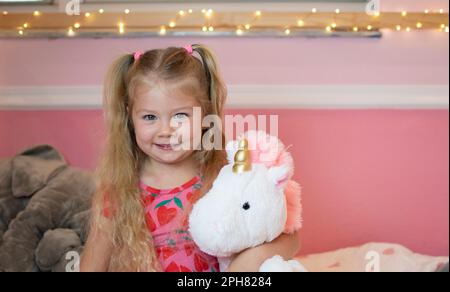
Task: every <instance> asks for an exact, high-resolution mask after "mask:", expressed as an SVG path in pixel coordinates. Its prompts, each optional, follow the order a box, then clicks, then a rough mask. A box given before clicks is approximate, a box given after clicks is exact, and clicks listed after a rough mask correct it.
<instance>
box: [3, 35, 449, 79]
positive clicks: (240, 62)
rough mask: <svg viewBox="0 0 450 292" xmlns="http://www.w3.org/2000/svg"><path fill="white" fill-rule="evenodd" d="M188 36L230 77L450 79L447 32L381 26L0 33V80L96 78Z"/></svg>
mask: <svg viewBox="0 0 450 292" xmlns="http://www.w3.org/2000/svg"><path fill="white" fill-rule="evenodd" d="M188 43H206V44H207V45H209V46H210V47H211V48H212V49H213V50H214V51H215V52H216V54H217V55H218V56H219V58H220V62H221V64H222V71H223V76H224V79H225V81H226V82H227V83H228V84H252V83H253V84H393V85H395V84H446V83H447V82H448V79H449V73H448V72H449V71H448V63H449V54H448V49H449V46H448V43H449V38H448V34H446V33H441V32H438V31H428V32H411V33H393V32H386V33H385V35H384V37H383V38H382V39H323V38H319V39H304V38H281V39H252V38H249V39H247V38H241V39H239V41H237V42H236V41H235V39H234V38H232V39H227V38H212V39H210V38H208V39H204V38H196V39H191V38H189V39H177V38H161V39H107V40H91V39H89V40H76V39H68V40H67V39H66V40H27V41H23V40H0V56H2V57H1V58H0V86H39V85H97V84H100V83H101V82H102V78H103V75H104V72H105V70H106V68H107V66H108V65H109V63H110V62H111V60H112V59H114V58H115V57H116V56H118V55H119V54H123V53H130V52H134V51H136V50H145V49H150V48H160V47H165V46H169V45H173V46H183V45H184V44H188ZM255 51H256V52H255ZM19 64H23V66H22V65H19Z"/></svg>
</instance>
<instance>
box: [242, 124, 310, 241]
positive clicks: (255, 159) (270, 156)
mask: <svg viewBox="0 0 450 292" xmlns="http://www.w3.org/2000/svg"><path fill="white" fill-rule="evenodd" d="M244 136H245V138H247V140H248V142H249V150H250V153H251V160H252V163H261V164H264V165H265V166H266V167H268V168H270V167H274V166H287V167H288V168H289V174H288V176H287V177H286V179H285V180H284V181H285V183H284V184H285V191H284V195H285V196H286V205H287V221H286V225H285V228H284V231H283V232H284V233H288V234H290V233H294V232H295V231H296V230H299V229H300V228H302V203H301V187H300V185H299V184H298V183H297V182H295V181H293V180H291V178H292V176H293V175H294V160H293V158H292V156H291V154H290V153H289V152H288V151H287V148H286V147H285V146H284V144H283V143H282V142H281V141H280V139H278V138H276V137H274V136H270V135H268V134H267V133H265V132H262V131H259V132H256V131H249V132H247V133H245V134H244Z"/></svg>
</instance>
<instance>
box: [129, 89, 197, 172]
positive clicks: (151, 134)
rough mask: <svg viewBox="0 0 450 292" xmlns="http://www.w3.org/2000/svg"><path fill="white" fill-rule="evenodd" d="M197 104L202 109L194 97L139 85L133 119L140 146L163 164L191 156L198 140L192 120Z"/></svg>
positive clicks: (150, 156)
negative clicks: (195, 136)
mask: <svg viewBox="0 0 450 292" xmlns="http://www.w3.org/2000/svg"><path fill="white" fill-rule="evenodd" d="M194 107H199V108H200V103H199V102H198V101H197V100H196V99H195V97H192V96H189V95H184V94H182V93H180V92H173V94H170V93H169V91H164V90H162V88H161V87H160V86H154V87H152V88H151V89H150V90H149V89H148V87H145V88H144V87H140V88H138V89H137V90H136V96H135V99H134V105H133V112H132V119H133V125H134V129H135V134H136V142H137V144H138V146H139V148H140V149H141V150H142V151H143V152H144V153H145V154H147V156H148V157H149V158H150V159H151V160H154V161H157V162H160V163H166V164H176V163H179V162H181V161H183V160H184V159H186V158H187V157H189V156H190V155H191V154H192V153H193V152H194V149H195V148H194V147H195V145H194V141H197V140H196V139H194V134H193V133H194V130H193V127H194V125H193V123H192V121H193V114H194ZM200 119H201V117H200ZM200 132H201V129H200ZM197 139H199V138H198V137H197ZM188 146H189V147H188Z"/></svg>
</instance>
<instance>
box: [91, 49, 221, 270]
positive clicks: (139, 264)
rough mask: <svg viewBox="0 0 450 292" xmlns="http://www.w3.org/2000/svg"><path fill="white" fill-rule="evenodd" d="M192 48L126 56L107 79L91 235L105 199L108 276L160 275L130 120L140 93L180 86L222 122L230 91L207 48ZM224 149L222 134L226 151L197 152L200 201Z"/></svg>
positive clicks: (98, 225) (99, 221)
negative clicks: (161, 84)
mask: <svg viewBox="0 0 450 292" xmlns="http://www.w3.org/2000/svg"><path fill="white" fill-rule="evenodd" d="M192 48H193V54H192V55H191V54H189V53H188V52H187V51H186V49H184V48H178V47H169V48H166V49H154V50H150V51H147V52H145V53H144V54H143V55H141V56H140V58H139V59H138V60H136V61H135V59H134V55H133V54H127V55H124V56H121V57H120V58H118V59H117V60H116V61H115V62H114V63H113V65H112V66H111V67H110V69H109V71H108V74H107V76H106V79H105V84H104V93H103V95H104V99H103V106H104V117H105V122H106V142H105V145H104V151H103V153H102V156H101V158H100V163H99V165H98V167H97V169H96V180H97V191H96V194H95V196H94V200H93V216H92V220H91V230H93V229H94V228H97V229H98V228H100V230H101V228H102V225H103V224H102V221H103V222H104V217H103V216H104V210H105V209H104V208H105V202H106V200H105V197H106V198H107V202H108V205H107V207H108V208H110V209H111V210H112V211H113V212H111V213H112V216H111V218H110V219H111V222H112V230H111V232H112V245H113V254H112V258H111V260H110V263H109V270H110V271H160V270H161V267H160V265H159V262H158V259H157V256H156V251H155V248H154V246H153V242H152V237H151V234H150V232H149V231H148V228H147V225H146V220H145V218H146V216H145V213H144V205H143V202H142V197H141V191H140V189H139V177H140V170H141V168H142V167H143V162H144V161H145V159H146V155H145V154H144V153H143V152H142V150H140V148H139V147H138V145H137V143H136V138H135V133H134V127H133V122H132V117H131V113H132V109H133V104H134V97H135V94H134V93H135V91H136V88H137V87H138V86H140V85H147V86H151V84H155V83H156V82H164V83H165V84H179V86H178V87H177V88H178V89H179V90H183V93H187V94H192V96H195V97H196V98H197V100H198V101H199V103H200V105H201V108H202V112H203V114H204V115H216V116H218V117H220V118H221V119H223V107H224V103H225V100H226V96H227V91H226V87H225V85H224V83H223V81H222V79H221V77H220V74H219V70H218V66H217V62H216V58H215V56H214V54H213V53H212V52H211V50H210V49H208V48H207V47H206V46H204V45H199V44H195V45H192ZM195 54H198V55H199V56H200V57H197V56H195ZM202 133H205V132H204V131H203V132H202ZM224 149H225V140H224V135H223V131H222V149H218V150H203V149H201V150H196V151H195V152H194V154H193V155H194V156H195V158H196V161H197V162H198V166H199V169H198V170H199V172H200V173H201V174H202V176H203V185H202V189H201V190H200V192H199V196H198V198H200V197H201V196H202V195H203V194H205V193H206V192H207V191H208V190H209V189H210V188H211V186H212V183H213V181H214V180H215V178H216V177H217V175H218V173H219V171H220V169H221V168H222V167H223V166H224V165H225V164H226V153H225V150H224ZM198 198H197V199H198Z"/></svg>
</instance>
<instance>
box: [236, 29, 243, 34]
mask: <svg viewBox="0 0 450 292" xmlns="http://www.w3.org/2000/svg"><path fill="white" fill-rule="evenodd" d="M243 33H244V32H243V31H242V29H240V28H238V29H237V30H236V34H237V35H242V34H243Z"/></svg>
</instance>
